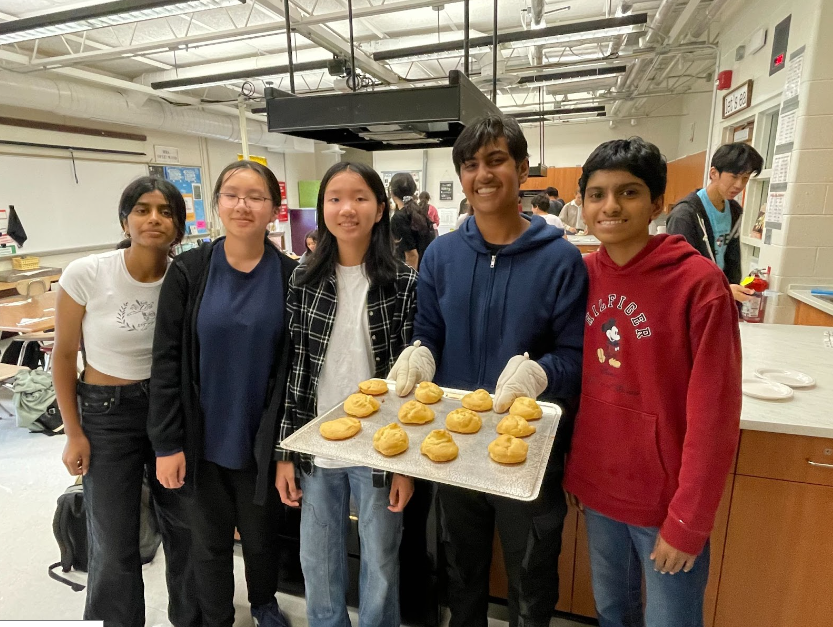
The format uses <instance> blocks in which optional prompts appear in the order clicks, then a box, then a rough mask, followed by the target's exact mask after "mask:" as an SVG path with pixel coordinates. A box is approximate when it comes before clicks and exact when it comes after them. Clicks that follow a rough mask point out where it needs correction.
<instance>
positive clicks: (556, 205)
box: [544, 187, 564, 216]
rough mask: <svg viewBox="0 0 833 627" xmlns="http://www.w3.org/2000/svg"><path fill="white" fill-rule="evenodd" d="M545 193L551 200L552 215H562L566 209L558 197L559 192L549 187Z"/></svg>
mask: <svg viewBox="0 0 833 627" xmlns="http://www.w3.org/2000/svg"><path fill="white" fill-rule="evenodd" d="M544 193H545V194H546V195H547V197H548V198H549V199H550V213H551V214H552V215H554V216H558V215H559V214H560V213H561V209H563V208H564V201H563V200H561V199H560V198H559V197H558V190H557V189H556V188H555V187H548V188H547V191H546V192H544Z"/></svg>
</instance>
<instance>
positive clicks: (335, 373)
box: [315, 264, 375, 468]
mask: <svg viewBox="0 0 833 627" xmlns="http://www.w3.org/2000/svg"><path fill="white" fill-rule="evenodd" d="M369 287H370V283H369V282H368V280H367V276H366V275H365V273H364V264H362V265H360V266H349V267H348V266H340V265H338V264H336V294H337V297H338V303H337V305H336V317H335V321H334V322H333V328H332V331H331V332H330V341H329V343H328V344H327V353H326V354H325V355H324V363H323V365H322V366H321V373H320V374H319V375H318V393H317V394H318V395H317V397H316V400H317V405H318V415H319V416H320V415H321V414H323V413H325V412H327V411H329V410H330V409H332V408H333V407H335V406H336V405H338V404H339V403H341V402H342V401H343V400H344V399H345V398H347V396H348V395H350V394H352V393H353V392H355V391H356V389H357V386H358V384H359V383H360V382H361V381H364V380H365V379H370V378H371V377H372V376H373V373H374V370H375V367H374V362H373V347H372V345H371V343H370V328H369V326H368V322H367V290H368V288H369ZM315 465H316V466H319V467H321V468H347V467H349V466H354V465H355V464H345V463H343V462H339V461H336V460H334V459H329V458H326V457H315Z"/></svg>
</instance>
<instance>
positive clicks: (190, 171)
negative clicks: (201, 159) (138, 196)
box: [148, 165, 208, 235]
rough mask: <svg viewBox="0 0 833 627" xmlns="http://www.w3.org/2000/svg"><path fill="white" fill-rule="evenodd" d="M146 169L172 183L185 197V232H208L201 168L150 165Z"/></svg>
mask: <svg viewBox="0 0 833 627" xmlns="http://www.w3.org/2000/svg"><path fill="white" fill-rule="evenodd" d="M148 170H149V171H150V174H151V176H161V177H162V178H164V179H167V180H168V181H170V182H171V183H173V184H174V187H176V188H177V189H178V190H179V191H180V193H181V194H182V197H183V198H184V199H185V232H186V233H187V234H188V235H201V234H205V233H208V223H207V222H206V219H205V201H204V200H203V194H202V171H201V169H200V168H199V167H196V166H193V167H188V166H168V165H164V166H163V165H151V166H148Z"/></svg>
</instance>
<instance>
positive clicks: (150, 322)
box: [116, 300, 156, 331]
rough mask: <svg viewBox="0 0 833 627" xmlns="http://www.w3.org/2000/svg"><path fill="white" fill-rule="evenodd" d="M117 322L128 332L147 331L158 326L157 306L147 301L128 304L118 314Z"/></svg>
mask: <svg viewBox="0 0 833 627" xmlns="http://www.w3.org/2000/svg"><path fill="white" fill-rule="evenodd" d="M116 322H117V323H118V325H119V326H120V327H121V328H122V329H126V330H127V331H146V330H148V329H154V328H155V325H156V305H155V304H154V303H151V302H149V301H146V300H134V301H133V302H126V303H124V304H123V305H122V306H121V307H119V311H118V313H116Z"/></svg>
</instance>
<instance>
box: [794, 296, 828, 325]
mask: <svg viewBox="0 0 833 627" xmlns="http://www.w3.org/2000/svg"><path fill="white" fill-rule="evenodd" d="M793 324H803V325H806V326H810V327H833V316H831V315H830V314H829V313H827V312H825V311H822V310H821V309H816V308H815V307H813V306H812V305H808V304H807V303H804V302H801V301H797V302H796V307H795V318H794V319H793Z"/></svg>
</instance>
